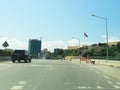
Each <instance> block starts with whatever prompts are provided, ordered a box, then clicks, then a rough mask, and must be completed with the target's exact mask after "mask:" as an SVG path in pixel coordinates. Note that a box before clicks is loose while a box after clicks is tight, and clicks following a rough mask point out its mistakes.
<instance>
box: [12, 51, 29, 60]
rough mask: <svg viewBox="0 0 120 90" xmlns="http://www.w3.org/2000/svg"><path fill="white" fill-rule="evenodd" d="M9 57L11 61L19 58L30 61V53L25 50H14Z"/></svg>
mask: <svg viewBox="0 0 120 90" xmlns="http://www.w3.org/2000/svg"><path fill="white" fill-rule="evenodd" d="M11 58H12V62H15V61H16V60H18V62H20V61H21V60H24V61H25V62H27V61H29V62H31V54H30V53H29V52H28V51H26V50H15V51H14V52H13V54H12V55H11Z"/></svg>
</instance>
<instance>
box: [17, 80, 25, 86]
mask: <svg viewBox="0 0 120 90" xmlns="http://www.w3.org/2000/svg"><path fill="white" fill-rule="evenodd" d="M18 84H21V85H25V84H26V81H20V82H19V83H18Z"/></svg>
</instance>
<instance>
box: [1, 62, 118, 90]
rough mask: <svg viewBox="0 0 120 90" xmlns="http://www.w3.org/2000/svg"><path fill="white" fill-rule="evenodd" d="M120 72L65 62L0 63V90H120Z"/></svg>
mask: <svg viewBox="0 0 120 90" xmlns="http://www.w3.org/2000/svg"><path fill="white" fill-rule="evenodd" d="M119 75H120V68H112V67H107V66H101V65H92V64H85V63H82V64H79V63H78V62H74V61H72V62H70V61H65V60H32V62H31V63H12V62H1V63H0V90H83V89H84V90H120V78H119Z"/></svg>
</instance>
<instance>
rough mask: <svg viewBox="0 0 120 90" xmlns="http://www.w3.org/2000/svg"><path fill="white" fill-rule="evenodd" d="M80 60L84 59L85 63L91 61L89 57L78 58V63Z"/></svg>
mask: <svg viewBox="0 0 120 90" xmlns="http://www.w3.org/2000/svg"><path fill="white" fill-rule="evenodd" d="M81 61H85V62H86V64H87V63H91V59H90V57H81V58H80V63H81Z"/></svg>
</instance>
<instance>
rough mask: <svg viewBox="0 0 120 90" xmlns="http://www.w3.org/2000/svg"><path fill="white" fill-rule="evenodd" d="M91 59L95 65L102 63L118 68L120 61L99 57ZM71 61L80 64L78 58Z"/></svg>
mask: <svg viewBox="0 0 120 90" xmlns="http://www.w3.org/2000/svg"><path fill="white" fill-rule="evenodd" d="M91 61H95V64H96V65H104V66H110V67H116V68H120V61H114V60H107V61H106V60H99V59H91ZM72 62H74V63H77V64H80V59H73V60H72ZM83 63H85V62H83Z"/></svg>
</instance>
